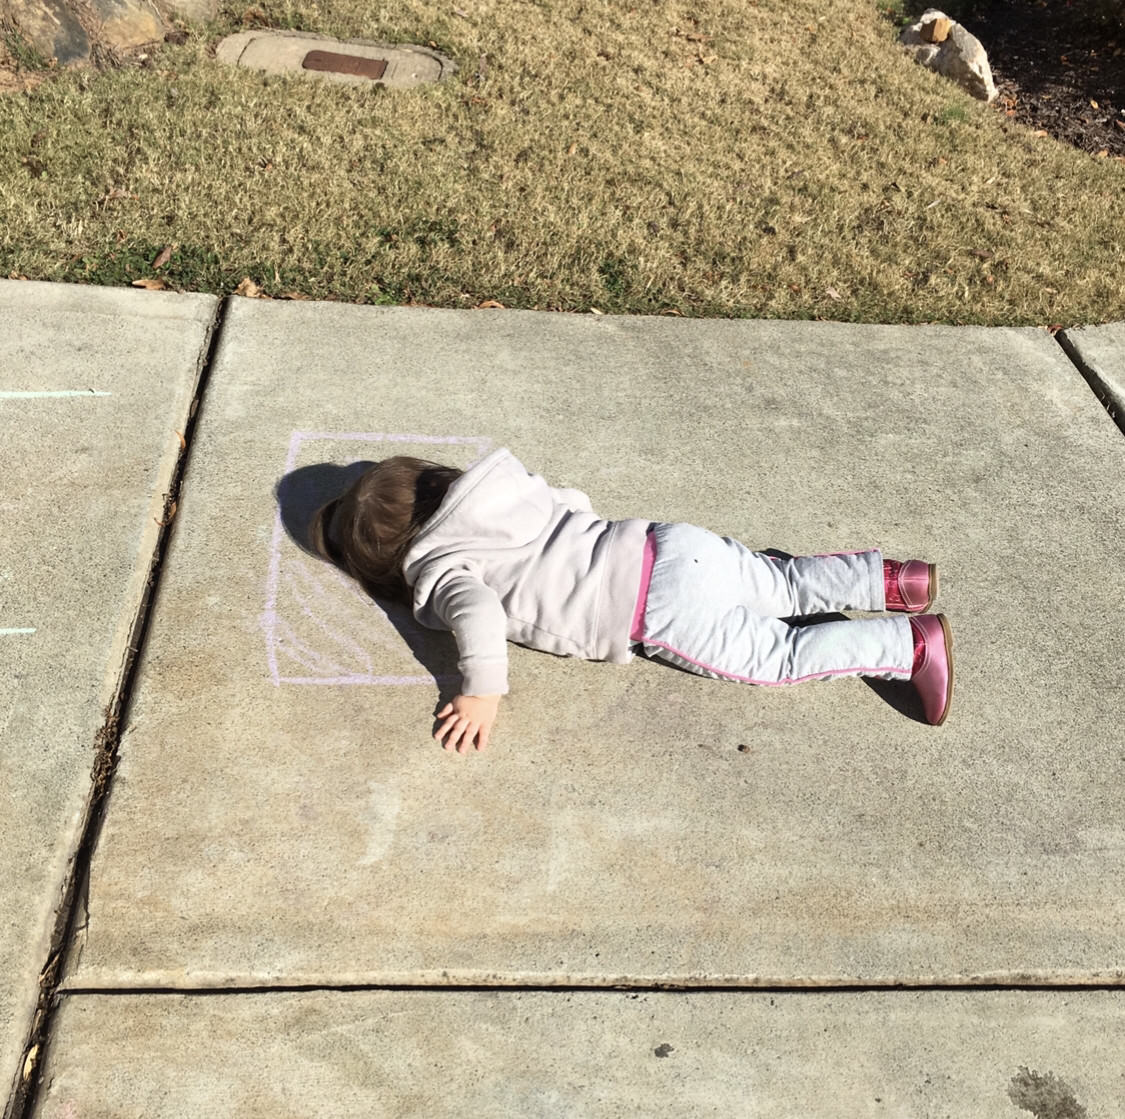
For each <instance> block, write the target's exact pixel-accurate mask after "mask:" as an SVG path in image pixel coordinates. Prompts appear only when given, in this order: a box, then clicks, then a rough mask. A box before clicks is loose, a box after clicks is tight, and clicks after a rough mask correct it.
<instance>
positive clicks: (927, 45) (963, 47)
mask: <svg viewBox="0 0 1125 1119" xmlns="http://www.w3.org/2000/svg"><path fill="white" fill-rule="evenodd" d="M939 19H940V20H947V19H949V17H948V16H947V15H945V13H944V12H939V11H938V10H937V9H936V8H929V9H927V10H926V11H925V12H923V13H922V18H921V19H920V20H919V21H918V22H917V23H913V24H911V25H910V26H909V27H907V28H906V29H905V30H904V31H903V32H902V34H901V35H900V36H899V37H898V41H899V42H900V43H901V44H902V45H903V46H904V47H906V49H907V50H908V51H910V53H911V54H912V55H913V56H914V61H915V62H920V63H921V64H922V65H923V66H928V67H929V68H930V69H931V70H936V71H937V72H938V73H939V74H944V75H945V77H947V78H952V79H953V80H954V81H955V82H957V83H958V84H959V85H961V86H963V87H964V88H965V89H967V90H968V91H969V93H971V94H972V95H973V96H974V97H979V98H980V99H981V100H982V101H991V100H992V99H993V98H994V97H995V96H996V86H995V84H994V83H993V81H992V68H991V67H990V66H989V65H988V55H987V54H986V53H985V49H984V47H982V46H981V43H980V40H979V39H977V38H976V37H975V36H973V35H970V34H969V32H968V31H966V30H965V29H964V28H963V27H962V26H961V25H960V24H959V23H957V22H955V21H952V20H951V21H950V29H949V36H948V38H946V39H945V41H944V42H941V43H931V42H927V41H926V38H925V35H924V33H923V29H924V28H925V27H926V25H927V24H931V23H933V22H934V21H935V20H939Z"/></svg>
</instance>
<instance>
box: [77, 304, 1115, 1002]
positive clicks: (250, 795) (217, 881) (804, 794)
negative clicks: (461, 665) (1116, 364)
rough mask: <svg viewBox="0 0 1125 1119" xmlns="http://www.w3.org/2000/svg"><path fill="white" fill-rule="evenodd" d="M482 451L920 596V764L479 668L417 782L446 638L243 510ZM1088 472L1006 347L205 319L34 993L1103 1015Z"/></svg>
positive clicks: (326, 313)
mask: <svg viewBox="0 0 1125 1119" xmlns="http://www.w3.org/2000/svg"><path fill="white" fill-rule="evenodd" d="M499 445H507V446H510V447H511V448H512V449H513V450H514V451H515V452H516V453H517V454H518V455H519V456H520V457H521V459H523V460H524V461H525V462H526V463H527V464H528V465H529V466H531V467H532V468H534V469H537V470H540V471H542V472H543V473H544V474H545V475H546V476H547V477H548V478H550V479H551V480H552V481H553V482H554V483H555V484H557V485H567V486H578V487H580V488H582V489H584V490H586V491H587V492H588V493H589V494H590V495H591V496H592V498H593V501H594V504H595V507H596V508H597V509H599V511H601V512H603V513H604V514H605V515H607V516H610V517H622V516H629V515H641V516H649V517H653V518H657V519H662V520H688V521H694V522H697V523H701V524H704V525H707V526H709V527H711V528H714V529H716V530H718V531H720V532H724V533H729V534H731V535H733V536H736V537H739V538H742V539H744V540H746V541H748V542H750V543H752V544H755V545H758V546H775V547H781V548H785V549H787V550H789V551H792V552H823V551H833V550H838V549H849V548H860V547H863V546H869V545H871V544H875V543H878V544H881V545H882V546H883V547H884V548H885V550H886V551H887V553H888V554H890V555H892V556H897V557H900V558H908V557H910V556H915V555H918V556H922V557H925V558H927V559H930V560H933V561H936V562H938V563H939V564H940V565H941V568H942V571H943V583H942V595H941V599H940V601H939V604H938V605H939V607H940V608H941V609H942V610H944V611H945V612H946V613H947V614H948V615H949V616H950V617H951V619H952V622H953V630H954V634H955V637H956V649H957V658H958V679H959V683H958V692H957V696H956V697H955V701H954V707H953V712H952V714H951V716H950V719H949V722H948V723H947V724H946V725H945V726H944V727H943V728H941V729H935V728H933V727H929V726H925V725H922V724H920V723H918V722H916V721H913V720H912V719H910V718H907V717H905V716H904V714H903V713H902V712H901V711H900V710H899V709H898V708H897V707H896V706H894V705H892V704H891V703H888V702H887V701H886V698H887V697H890V698H891V699H894V702H895V703H901V702H902V697H901V695H900V694H899V693H896V692H888V691H886V690H884V689H879V690H878V691H876V690H874V689H872V688H870V687H868V686H866V685H864V684H863V683H862V682H860V681H857V680H847V681H838V682H836V683H827V684H809V685H802V686H798V687H795V688H791V689H784V688H761V689H754V688H740V687H737V686H733V685H723V684H719V683H716V682H714V681H711V680H704V679H700V678H697V677H693V676H690V675H687V674H685V673H678V672H675V671H671V670H669V669H667V668H663V667H661V666H659V665H657V664H654V663H650V662H645V661H636V662H634V663H633V664H631V665H627V666H611V665H603V664H588V663H583V662H580V661H567V660H559V659H556V658H553V657H548V656H544V655H543V654H539V653H534V652H530V651H527V650H522V649H513V650H512V680H513V693H512V695H511V696H510V697H509V698H508V700H507V701H506V702H505V704H504V707H503V709H502V712H501V719H500V722H499V724H498V726H497V731H496V738H495V742H494V745H493V747H492V748H491V749H490V750H489V752H488V753H486V754H485V755H474V756H471V757H460V756H452V757H451V756H449V755H447V754H445V753H444V752H443V751H441V750H440V749H438V748H437V747H436V746H435V744H434V743H433V742H432V740H431V739H430V737H429V735H430V731H431V726H432V722H431V714H432V712H433V710H434V707H435V704H436V703H437V702H438V698H439V691H448V688H449V687H450V686H451V684H450V682H445V683H443V684H441V686H440V687H439V685H438V684H436V683H435V682H434V677H438V678H440V677H443V676H445V675H446V673H447V672H448V670H449V658H450V653H451V642H450V640H449V638H448V636H447V635H442V634H432V633H431V634H423V633H420V632H419V631H418V629H417V627H414V626H412V625H411V624H410V623H409V619H408V618H407V619H404V618H403V617H402V616H401V615H396V614H393V613H391V614H388V613H387V612H385V611H384V610H382V609H381V608H380V607H378V606H377V605H375V604H374V603H372V602H370V601H368V600H366V599H365V598H364V596H363V595H362V594H360V593H359V592H358V591H357V589H356V588H355V586H354V585H352V584H350V583H349V582H347V580H345V579H343V578H342V577H338V575H337V573H336V572H335V571H334V570H332V569H330V568H327V567H326V566H325V565H323V564H321V563H320V562H319V561H316V560H314V559H312V558H311V557H309V556H307V555H305V554H304V553H303V552H302V551H301V550H300V549H299V548H298V546H297V545H296V544H295V543H294V542H293V540H292V539H291V538H290V536H289V535H288V533H287V530H286V528H285V525H286V523H287V522H286V521H285V520H279V519H278V514H277V511H276V509H275V507H274V502H273V497H272V493H273V490H274V487H275V486H276V485H277V484H278V481H279V479H281V478H282V477H283V476H285V477H286V478H287V479H288V480H287V483H286V486H285V488H283V490H282V491H281V492H282V496H283V500H284V504H285V513H286V517H287V518H288V523H289V524H290V527H291V528H293V530H294V532H296V531H298V529H299V527H300V525H301V523H302V520H303V518H302V517H301V516H299V515H298V514H299V507H303V508H305V509H307V508H309V507H311V505H312V504H313V503H315V501H316V500H318V499H322V498H323V497H324V496H327V495H328V494H329V493H330V492H331V489H332V487H333V486H334V485H338V484H339V482H340V478H341V471H340V469H339V468H334V467H332V466H331V465H323V464H333V463H335V464H341V467H342V465H343V464H346V463H349V462H352V461H354V460H362V459H368V460H370V459H372V458H378V457H381V456H384V455H386V454H388V453H391V452H401V453H417V454H422V455H425V456H427V457H431V458H438V459H439V460H441V459H447V460H449V461H451V462H452V463H453V464H455V465H464V464H467V463H468V462H470V461H472V459H473V458H474V457H475V456H477V455H479V454H481V453H483V452H484V451H486V450H487V449H488V448H489V447H492V446H499ZM317 464H321V465H320V466H319V469H304V470H302V471H301V473H300V474H294V473H293V472H294V471H297V470H300V469H301V468H315V467H317ZM1123 471H1125V441H1123V440H1122V439H1121V436H1120V433H1119V432H1118V430H1117V429H1116V427H1115V426H1114V425H1113V423H1112V422H1111V421H1110V420H1109V418H1108V417H1107V416H1106V414H1105V411H1104V409H1103V408H1102V407H1101V405H1100V404H1099V403H1098V402H1097V400H1096V399H1095V397H1094V395H1093V394H1092V393H1091V392H1090V391H1089V389H1088V387H1087V385H1086V383H1085V382H1084V381H1083V379H1082V378H1081V376H1079V374H1078V373H1077V372H1076V371H1075V369H1074V367H1073V366H1072V365H1071V363H1070V362H1069V361H1068V360H1067V358H1066V357H1065V355H1064V354H1063V352H1062V350H1061V348H1060V347H1059V346H1058V345H1057V344H1056V342H1055V341H1054V339H1053V338H1051V337H1050V336H1049V335H1048V334H1047V332H1046V331H1042V330H1033V329H1019V330H1016V329H1000V330H987V329H983V328H942V327H865V326H854V325H845V324H831V323H789V322H748V321H725V320H709V321H705V320H687V321H678V320H672V319H665V318H655V319H649V318H638V317H633V318H616V317H611V316H604V317H597V316H581V315H553V314H537V313H531V312H499V313H489V314H483V313H480V312H470V311H466V312H457V311H434V310H418V309H412V308H385V309H380V308H363V307H348V306H341V305H337V304H330V303H329V304H313V303H279V302H278V303H275V302H265V301H257V300H241V299H235V300H234V301H233V304H232V306H231V309H230V311H229V313H228V318H227V323H226V326H225V328H224V332H223V340H222V344H221V346H220V347H219V350H218V352H217V354H216V359H215V365H214V370H213V374H212V378H211V381H210V387H209V392H208V397H207V400H206V401H205V403H204V406H203V408H202V411H201V420H200V424H199V427H198V429H197V437H196V441H195V444H194V446H193V449H192V456H191V465H190V468H189V473H188V476H187V479H186V483H185V489H184V494H183V500H182V502H181V506H180V511H179V513H178V515H177V524H176V531H175V534H174V538H173V542H172V547H171V549H170V552H169V555H168V558H167V562H166V564H165V566H164V569H163V573H162V583H161V593H160V598H159V601H158V603H157V607H156V610H155V612H154V615H153V619H152V625H151V630H150V633H149V640H148V644H147V647H146V652H145V657H144V662H143V665H142V667H141V671H140V675H139V680H138V687H137V690H136V693H135V696H134V702H133V705H132V709H131V711H132V715H131V724H130V726H129V727H128V728H127V730H126V732H125V734H124V737H123V740H122V746H121V759H120V768H119V772H118V775H117V780H116V782H115V785H114V792H113V797H112V803H111V809H110V811H109V813H108V815H107V817H106V820H105V824H104V827H103V830H102V833H101V841H100V845H99V848H98V850H97V852H96V855H95V858H94V862H93V866H92V871H91V876H90V888H89V897H88V911H87V913H86V920H85V921H84V922H83V925H84V927H83V931H82V934H81V936H80V937H79V938H78V941H77V943H76V946H75V953H74V956H73V959H72V961H71V970H70V971H69V974H68V978H67V980H66V983H67V986H68V988H90V987H110V988H114V987H122V988H129V987H133V986H153V987H214V988H221V987H224V986H231V985H234V986H239V987H253V986H269V985H271V984H276V983H279V982H284V983H292V984H393V983H411V984H413V983H433V984H442V983H452V982H468V983H480V984H498V985H520V984H526V983H534V984H539V985H547V986H550V985H557V984H576V985H607V984H608V985H611V984H613V983H616V982H622V981H628V982H631V983H640V984H654V985H661V984H670V985H685V984H686V985H712V984H721V985H732V986H753V985H758V984H776V985H817V984H825V983H828V984H832V983H841V982H844V983H849V982H855V983H889V982H895V981H904V982H908V983H909V982H946V981H948V982H964V981H974V980H980V979H995V980H997V981H1011V980H1032V979H1040V978H1041V979H1043V980H1044V981H1048V982H1058V981H1074V982H1087V981H1105V982H1112V981H1116V979H1117V978H1119V976H1120V974H1121V966H1122V965H1121V943H1120V931H1121V930H1120V896H1119V895H1120V890H1119V886H1118V874H1117V868H1118V866H1119V864H1120V860H1121V857H1122V852H1123V851H1125V828H1123V827H1122V824H1121V810H1120V806H1121V803H1122V799H1123V798H1125V775H1123V770H1122V766H1121V746H1120V730H1119V727H1120V695H1121V689H1122V687H1123V686H1125V676H1123V672H1125V667H1123V666H1125V631H1123V630H1122V627H1121V625H1120V624H1119V605H1120V602H1121V601H1122V600H1123V599H1125V573H1123V571H1122V566H1121V563H1120V543H1121V539H1120V525H1121V524H1122V522H1123V520H1125V491H1123V490H1122V489H1121V487H1119V486H1114V485H1112V484H1110V483H1108V482H1107V479H1114V478H1118V477H1120V476H1121V475H1122V472H1123ZM896 696H898V698H897V699H896V698H895V697H896ZM740 746H745V747H748V749H745V750H741V749H739V747H740Z"/></svg>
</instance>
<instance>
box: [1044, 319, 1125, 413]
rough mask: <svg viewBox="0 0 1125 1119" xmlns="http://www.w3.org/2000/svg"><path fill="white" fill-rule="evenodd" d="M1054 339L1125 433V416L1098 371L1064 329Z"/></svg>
mask: <svg viewBox="0 0 1125 1119" xmlns="http://www.w3.org/2000/svg"><path fill="white" fill-rule="evenodd" d="M1055 341H1056V342H1058V344H1059V345H1060V346H1061V347H1062V351H1063V353H1065V354H1066V356H1067V357H1068V358H1069V359H1070V363H1071V364H1072V365H1073V366H1074V368H1075V369H1077V370H1078V372H1079V373H1081V374H1082V377H1083V379H1084V380H1085V381H1086V383H1087V384H1088V385H1089V386H1090V388H1091V390H1092V391H1093V393H1094V395H1095V396H1096V397H1097V398H1098V401H1099V403H1100V404H1101V406H1102V407H1103V408H1104V409H1105V410H1106V411H1107V412H1108V413H1109V417H1110V419H1112V420H1113V422H1114V423H1115V424H1117V428H1118V430H1119V431H1120V432H1121V433H1122V435H1125V416H1122V415H1119V414H1118V412H1117V409H1116V407H1115V406H1114V402H1113V395H1112V394H1111V393H1110V391H1109V387H1108V386H1107V385H1106V383H1105V382H1104V381H1103V380H1102V378H1101V376H1100V375H1099V373H1098V371H1097V370H1096V369H1095V368H1094V367H1093V366H1092V365H1090V363H1089V362H1088V361H1086V360H1085V359H1084V358H1083V357H1082V355H1081V353H1079V351H1078V347H1077V346H1076V345H1075V344H1074V342H1072V341H1071V339H1070V338H1069V337H1068V336H1067V333H1066V331H1065V330H1060V331H1058V332H1057V333H1056V334H1055Z"/></svg>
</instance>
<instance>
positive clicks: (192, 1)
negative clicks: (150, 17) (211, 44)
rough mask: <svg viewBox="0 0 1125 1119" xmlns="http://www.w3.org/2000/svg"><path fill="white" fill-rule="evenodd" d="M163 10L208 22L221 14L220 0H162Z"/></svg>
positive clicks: (194, 20) (182, 17)
mask: <svg viewBox="0 0 1125 1119" xmlns="http://www.w3.org/2000/svg"><path fill="white" fill-rule="evenodd" d="M160 7H161V10H162V11H164V12H168V13H171V14H172V15H173V16H178V17H179V18H180V19H186V20H191V21H192V22H193V23H206V22H207V20H210V19H214V18H215V17H216V16H217V15H218V14H219V0H160Z"/></svg>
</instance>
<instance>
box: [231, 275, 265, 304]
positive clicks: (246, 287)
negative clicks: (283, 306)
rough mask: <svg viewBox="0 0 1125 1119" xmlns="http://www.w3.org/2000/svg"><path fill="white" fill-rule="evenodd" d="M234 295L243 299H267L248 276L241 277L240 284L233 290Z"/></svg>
mask: <svg viewBox="0 0 1125 1119" xmlns="http://www.w3.org/2000/svg"><path fill="white" fill-rule="evenodd" d="M234 294H235V295H241V296H243V297H244V298H245V299H269V296H268V295H266V293H265V292H264V291H262V289H261V288H260V287H258V285H257V284H256V283H254V281H253V280H252V279H250V277H249V276H243V277H242V283H240V284H239V285H238V287H236V288H235V289H234Z"/></svg>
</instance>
